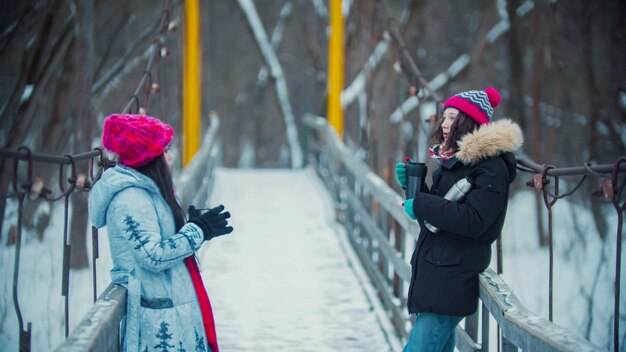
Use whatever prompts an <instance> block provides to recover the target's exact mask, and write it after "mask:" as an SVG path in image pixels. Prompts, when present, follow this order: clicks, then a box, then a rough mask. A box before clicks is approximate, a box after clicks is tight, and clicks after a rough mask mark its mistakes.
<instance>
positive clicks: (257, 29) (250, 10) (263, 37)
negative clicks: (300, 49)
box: [237, 0, 303, 167]
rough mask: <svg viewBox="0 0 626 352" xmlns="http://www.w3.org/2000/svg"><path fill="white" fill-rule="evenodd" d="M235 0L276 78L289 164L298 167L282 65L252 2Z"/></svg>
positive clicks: (298, 153)
mask: <svg viewBox="0 0 626 352" xmlns="http://www.w3.org/2000/svg"><path fill="white" fill-rule="evenodd" d="M237 2H238V4H239V7H240V8H241V10H242V11H243V12H244V14H245V15H246V18H247V19H248V23H249V24H250V28H251V29H252V34H253V35H254V38H255V39H256V42H257V45H258V46H259V49H260V50H261V54H262V55H263V58H264V59H265V61H266V63H267V65H268V66H269V67H270V73H271V75H272V77H274V79H275V80H276V95H277V96H278V103H279V105H280V108H281V110H282V112H283V117H284V119H285V127H286V130H287V143H288V144H289V148H290V151H291V166H292V167H300V166H302V161H303V156H302V148H300V143H299V142H298V131H297V129H296V125H295V120H294V117H293V111H292V109H291V103H290V102H289V90H288V89H287V81H286V80H285V75H284V73H283V69H282V66H281V65H280V62H279V61H278V57H277V56H276V52H275V51H274V49H272V46H271V44H270V42H269V40H268V38H267V34H266V33H265V29H264V28H263V24H262V23H261V19H260V18H259V14H258V12H257V10H256V7H255V6H254V3H253V2H252V1H251V0H237Z"/></svg>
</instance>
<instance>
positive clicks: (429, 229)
mask: <svg viewBox="0 0 626 352" xmlns="http://www.w3.org/2000/svg"><path fill="white" fill-rule="evenodd" d="M500 99H501V98H500V94H499V93H498V91H497V90H496V89H494V88H486V89H485V90H484V91H468V92H462V93H459V94H457V95H455V96H453V97H451V98H449V99H448V100H446V102H445V103H444V107H443V118H442V119H441V120H440V121H439V124H438V126H437V127H436V128H435V131H434V133H433V141H434V142H435V143H436V145H435V146H434V147H433V148H431V149H430V150H429V155H430V156H431V157H433V158H436V159H438V161H439V168H438V169H437V170H436V171H434V172H433V175H432V180H433V182H432V185H431V187H430V190H429V191H428V190H426V192H418V193H417V194H416V196H415V198H413V199H408V200H407V201H406V202H405V203H404V209H405V212H406V213H407V215H408V216H409V217H411V218H412V219H416V220H417V221H418V222H419V223H420V225H421V231H420V236H419V238H418V240H417V244H416V247H415V251H414V252H413V256H412V258H411V266H412V270H413V273H412V277H411V284H410V286H409V296H408V303H407V304H408V310H409V313H410V314H417V317H416V320H415V324H414V326H413V329H412V331H411V334H410V336H409V339H408V342H407V344H406V346H405V348H404V351H407V352H408V351H411V352H413V351H453V350H454V346H455V333H454V330H455V328H456V326H457V324H458V323H459V321H460V320H461V319H462V318H463V317H465V316H467V315H471V314H473V313H474V312H475V311H476V308H477V306H478V274H479V273H481V272H482V271H483V270H485V269H486V268H487V266H488V265H489V262H490V260H491V244H492V243H493V242H494V241H495V240H496V238H497V237H498V236H499V234H500V231H501V230H502V226H503V224H504V218H505V215H506V209H507V203H508V198H509V185H510V183H511V182H513V180H514V178H515V164H516V159H515V156H514V155H513V152H514V151H515V150H517V149H518V148H519V147H520V146H521V145H522V142H523V137H522V132H521V130H520V128H519V126H518V125H517V124H515V123H514V122H512V121H510V120H499V121H495V122H492V121H491V117H492V116H493V108H494V107H496V106H497V105H498V103H499V102H500ZM396 177H397V179H398V182H399V183H400V184H401V185H402V186H403V187H405V186H406V180H407V178H406V169H405V164H403V163H399V164H397V165H396ZM462 179H466V180H468V181H469V182H470V183H471V189H470V191H469V193H467V195H466V196H464V197H463V198H462V199H459V200H456V201H451V200H447V199H446V198H449V197H445V198H444V196H445V195H446V193H447V192H448V191H449V190H450V189H451V188H452V187H453V185H454V184H455V183H457V182H458V181H459V180H462ZM425 224H427V225H428V226H426V225H425Z"/></svg>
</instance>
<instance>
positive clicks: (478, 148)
mask: <svg viewBox="0 0 626 352" xmlns="http://www.w3.org/2000/svg"><path fill="white" fill-rule="evenodd" d="M458 144H459V151H458V152H457V153H456V157H457V159H459V160H460V161H461V162H462V163H463V164H465V165H473V164H476V163H477V162H479V161H480V160H482V159H484V158H488V157H492V156H496V155H500V154H503V153H506V152H511V153H512V152H515V151H516V150H517V149H519V148H520V147H521V146H522V144H524V137H523V135H522V130H521V128H520V127H519V125H518V124H516V123H515V122H513V121H511V120H509V119H503V120H498V121H494V122H491V123H489V124H487V125H482V126H480V128H479V129H477V130H476V131H474V132H472V133H468V134H467V135H465V136H463V137H462V138H461V140H460V141H459V143H458Z"/></svg>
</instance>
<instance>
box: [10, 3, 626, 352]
mask: <svg viewBox="0 0 626 352" xmlns="http://www.w3.org/2000/svg"><path fill="white" fill-rule="evenodd" d="M169 3H170V4H172V11H171V13H170V19H171V20H172V21H174V22H175V23H178V28H177V29H175V30H174V31H172V32H170V33H169V34H168V35H167V39H166V42H165V46H166V47H167V55H166V56H165V57H163V58H162V59H161V62H160V64H159V66H158V71H157V75H156V77H153V80H155V81H158V82H159V85H160V87H159V92H158V94H157V97H156V98H155V99H152V100H151V101H150V105H149V106H147V107H146V108H147V111H148V114H151V115H154V116H157V117H160V118H162V119H163V120H165V121H167V122H168V123H170V124H172V125H173V126H174V127H175V130H176V131H181V130H182V129H181V111H182V108H181V102H182V97H181V95H182V89H181V87H182V62H183V52H182V49H183V31H182V23H183V3H182V1H171V2H169ZM251 3H253V4H254V5H255V9H256V12H257V13H258V16H259V18H260V20H261V24H262V26H263V28H264V29H265V33H266V34H267V36H268V39H270V40H271V45H272V47H273V49H274V50H275V53H276V56H277V58H278V63H279V64H280V66H281V69H282V72H283V74H284V76H280V77H277V76H276V75H272V72H274V71H272V70H268V64H267V63H266V60H265V58H264V56H263V55H262V52H261V51H260V50H259V45H258V43H257V40H256V39H255V36H254V35H253V32H252V31H251V28H252V27H251V26H250V20H249V17H248V15H247V13H246V11H250V7H249V2H247V1H201V16H200V17H201V21H202V24H201V26H202V48H203V49H202V50H203V51H202V59H203V63H202V87H203V92H202V104H203V105H202V111H203V118H204V119H205V120H204V126H203V127H206V126H207V124H208V115H209V112H211V111H214V112H216V113H217V114H218V115H219V116H220V121H221V124H220V136H221V139H222V141H223V143H224V146H225V148H224V154H223V161H222V163H223V165H224V166H225V167H247V168H252V167H255V168H283V167H291V166H292V163H291V161H292V159H291V158H290V155H291V154H290V153H293V152H294V150H293V149H294V145H292V144H290V143H289V140H288V138H287V133H286V130H287V123H286V122H285V121H286V119H285V117H284V109H282V108H281V106H280V104H281V101H280V94H277V93H279V92H280V90H279V89H277V82H279V81H280V80H281V79H284V83H285V84H286V86H287V87H288V92H289V95H288V103H289V104H290V108H291V111H292V112H293V118H294V123H295V127H296V130H297V133H298V140H299V141H300V142H303V140H304V138H305V134H306V131H305V130H304V129H303V126H302V117H303V115H304V114H305V113H312V114H315V115H320V116H324V115H325V110H326V101H325V90H326V72H327V43H328V20H329V18H328V6H327V3H326V2H325V1H322V0H293V1H284V0H259V1H254V2H251ZM165 4H166V1H150V2H147V1H139V0H125V1H117V0H116V1H97V0H85V1H63V0H50V1H2V2H1V3H0V58H1V59H0V106H1V110H0V144H1V145H2V147H7V148H11V149H16V148H17V147H19V146H20V145H27V146H28V147H30V148H31V149H32V150H33V151H36V152H45V153H47V154H55V155H64V154H76V153H80V152H84V151H87V150H90V149H91V148H92V147H95V146H97V145H99V136H100V132H101V131H100V128H101V123H102V120H103V118H104V117H105V116H106V115H108V114H110V113H114V112H118V111H120V110H121V109H122V108H123V107H124V106H125V105H126V104H127V102H128V100H129V97H130V95H131V94H132V91H133V90H134V89H135V87H136V86H137V82H138V80H139V77H140V76H141V74H142V72H143V70H144V68H145V61H146V58H147V54H148V52H147V50H148V47H149V45H150V42H151V41H152V40H153V35H154V33H155V32H156V30H157V25H158V23H159V19H160V16H161V13H162V11H163V8H164V6H165ZM343 7H344V9H343V12H344V18H345V50H346V52H345V53H346V56H345V88H346V90H345V91H344V97H343V99H344V103H345V104H346V108H345V136H344V140H345V142H346V144H347V145H349V146H350V147H351V148H353V149H354V150H355V155H358V156H359V157H361V158H362V159H363V160H364V161H366V162H367V164H368V165H369V166H370V167H371V168H372V170H374V171H375V172H376V173H377V174H378V175H380V176H381V177H382V178H383V179H385V180H386V181H387V182H388V183H389V184H390V185H392V186H393V187H395V188H396V189H397V185H395V183H394V182H395V181H394V180H393V172H392V170H393V165H395V163H396V162H397V161H399V160H401V159H402V158H403V157H404V156H405V155H409V156H414V157H416V158H418V159H421V160H423V159H424V146H425V145H428V144H430V141H429V139H428V138H426V134H428V133H429V132H430V127H431V126H430V123H429V121H430V117H431V115H433V114H435V113H436V109H435V106H434V104H432V97H430V96H428V94H426V93H425V92H423V91H419V92H418V95H417V97H418V98H419V101H422V100H423V102H424V103H423V104H421V105H419V106H417V105H416V104H415V102H416V100H417V99H415V97H412V95H411V86H413V85H415V84H416V83H415V82H416V79H417V77H415V76H413V75H412V74H411V73H410V71H408V70H407V69H406V68H407V67H406V64H407V63H406V62H404V65H403V64H398V61H399V59H400V57H401V51H400V50H401V48H400V47H398V45H397V42H396V41H394V40H393V39H391V38H390V35H389V31H390V29H391V25H390V23H392V24H393V25H397V28H398V29H399V34H400V35H401V37H402V39H403V41H404V42H405V44H406V47H407V49H408V51H409V53H410V55H411V56H412V57H413V59H414V60H415V62H416V63H417V65H418V66H419V69H420V71H421V74H422V77H423V78H424V79H425V80H426V81H427V82H429V84H430V85H431V86H432V87H433V88H434V89H435V91H436V92H437V94H438V95H439V96H440V97H442V98H444V99H445V98H447V97H448V96H450V95H452V94H455V93H457V92H459V91H463V90H469V89H483V88H485V87H487V86H493V87H496V88H498V89H499V90H500V92H501V93H502V95H503V102H502V103H501V105H500V106H499V107H498V108H497V109H496V112H495V116H496V117H497V118H500V117H509V118H512V119H513V120H515V121H516V122H518V123H519V124H520V125H521V126H522V129H523V130H524V132H525V137H526V144H525V146H524V154H526V155H527V156H528V157H529V158H531V159H532V160H534V161H536V162H538V163H540V164H543V163H545V164H552V165H556V166H558V167H566V166H582V165H584V163H592V164H609V163H613V162H614V161H615V160H616V159H617V158H618V157H619V156H624V155H626V60H624V57H625V56H624V53H626V38H625V34H626V23H625V22H626V4H625V3H624V2H623V1H619V0H607V1H601V2H591V1H582V0H581V1H553V0H550V1H547V0H545V1H544V0H537V1H526V0H459V1H434V0H389V1H374V0H361V1H359V0H353V1H347V0H344V6H343ZM390 18H392V19H393V21H391V22H390ZM418 88H419V86H418ZM429 102H430V104H429ZM424 132H426V133H424ZM180 142H181V141H180V133H179V134H177V135H176V137H175V142H174V143H175V144H176V145H178V146H180ZM179 155H180V153H179ZM181 159H182V158H180V157H179V158H177V160H176V162H177V165H176V170H177V171H179V170H180V167H181V166H180V162H181ZM39 167H40V169H36V171H35V172H36V174H38V175H51V176H50V177H46V178H45V182H46V185H47V186H49V187H50V188H52V189H54V188H55V186H54V185H56V184H57V183H58V180H56V179H55V176H56V171H55V170H56V169H53V168H51V167H48V166H39ZM11 169H12V167H11V162H10V161H8V160H6V159H0V193H2V194H6V193H7V187H8V185H9V182H10V171H11ZM530 178H531V175H529V174H520V177H518V180H517V181H516V183H515V185H514V189H513V195H512V198H513V201H514V205H513V206H511V209H510V210H509V218H511V217H512V218H516V214H521V213H523V214H531V215H530V216H531V218H532V219H533V220H532V221H530V220H529V221H527V222H526V224H530V225H532V226H528V225H527V226H525V227H524V226H523V223H522V224H520V226H517V227H511V226H509V225H507V226H508V227H507V229H512V230H511V231H521V232H522V234H521V238H524V240H523V241H521V242H515V241H513V243H511V244H510V245H511V246H512V247H508V248H509V250H510V251H511V252H510V257H509V258H513V257H515V253H517V251H524V250H530V248H539V251H540V252H541V251H543V252H542V253H543V255H545V248H546V247H545V246H546V245H547V222H546V214H545V212H546V211H545V208H544V206H543V201H542V200H541V199H540V193H536V192H532V190H529V188H528V187H527V186H526V185H525V183H526V182H527V181H528V180H529V179H530ZM604 180H605V179H604V178H602V177H591V178H590V179H589V180H588V181H587V182H585V184H584V186H583V188H582V189H580V190H579V191H577V192H575V193H574V194H573V195H572V196H570V197H567V198H566V200H561V201H559V203H557V206H556V207H557V208H559V206H560V208H559V213H558V215H557V216H558V217H559V220H560V221H561V222H560V223H562V224H566V225H564V227H562V228H560V229H558V230H557V232H556V233H555V238H556V245H555V246H556V249H555V252H557V253H558V255H559V258H562V259H560V260H562V261H563V262H562V263H561V264H559V265H563V266H568V267H570V268H575V270H573V271H570V274H571V275H569V276H568V277H569V278H570V279H571V281H578V285H573V286H572V289H573V290H575V291H576V292H575V294H576V297H577V298H568V299H564V298H563V296H558V295H562V294H564V293H563V291H564V290H557V293H556V294H557V296H556V300H559V297H561V300H560V302H562V303H561V304H565V305H567V304H574V305H577V306H580V308H581V309H580V311H582V312H585V314H584V315H583V316H577V317H571V318H568V317H566V318H561V319H560V321H559V320H558V319H557V320H556V322H557V323H558V324H560V325H564V326H567V327H568V328H570V329H573V330H576V331H577V332H578V333H580V334H581V335H582V336H584V337H586V338H587V339H589V340H590V341H592V342H593V343H595V344H597V345H600V346H603V347H606V348H607V349H608V348H609V347H610V344H611V341H612V320H613V312H612V310H611V309H612V308H611V307H612V295H613V289H614V287H613V286H611V282H612V280H613V279H614V275H615V264H614V263H615V246H616V242H615V238H616V228H617V226H616V222H617V220H616V216H615V210H614V209H613V207H612V205H611V204H610V202H609V201H608V200H607V199H605V198H603V197H598V196H593V194H596V193H598V190H599V189H600V184H601V181H604ZM576 181H578V178H572V179H568V178H563V179H562V180H561V187H562V188H563V189H570V188H571V187H573V185H574V184H575V182H576ZM86 199H87V198H86V194H77V195H75V196H73V197H72V208H71V209H72V211H71V235H70V236H71V243H72V251H73V252H72V256H71V258H72V263H71V266H72V268H75V269H80V268H87V267H88V266H89V259H88V254H87V240H86V236H85V232H86V231H85V229H87V227H88V221H87V217H86V215H87V214H86V209H87V207H86ZM561 204H564V205H561ZM59 205H60V204H59ZM522 208H523V209H524V211H523V212H522V210H521V209H522ZM518 209H520V210H518ZM529 209H532V211H529ZM516 212H517V213H516ZM53 213H54V206H50V204H49V203H47V202H40V201H37V202H26V204H25V215H24V218H25V221H26V222H25V224H24V226H25V228H24V230H25V233H26V234H27V237H26V238H25V241H26V242H27V243H37V242H38V241H44V240H45V237H46V236H47V231H46V229H47V228H48V226H49V224H50V223H51V221H52V219H51V216H52V214H53ZM0 214H4V216H3V217H1V219H2V221H0V225H1V229H2V232H0V247H2V248H3V250H4V249H6V250H7V252H8V251H9V250H10V249H11V248H13V246H14V243H15V235H16V227H15V221H14V220H13V221H10V220H11V219H15V204H14V202H13V201H12V200H6V199H5V198H4V197H2V198H1V199H0ZM516 238H520V237H516ZM504 242H505V246H506V237H505V239H504ZM511 248H513V249H511ZM505 258H506V257H505ZM10 260H11V258H10V257H5V256H3V262H2V265H3V266H4V267H7V266H12V264H11V263H12V261H10ZM506 260H507V259H505V263H504V264H505V275H508V276H505V279H506V280H507V282H509V283H510V284H511V285H512V286H513V287H514V289H515V290H516V292H518V290H517V289H518V288H519V289H520V291H521V290H524V289H526V288H523V287H522V286H523V285H521V284H518V286H516V284H515V276H516V275H514V273H515V269H513V273H511V274H507V265H509V264H507V261H506ZM576 270H578V271H579V272H580V273H584V274H580V277H578V276H577V275H576V274H575V273H576ZM6 273H8V272H6ZM517 274H518V275H521V276H524V275H529V273H525V272H523V271H521V272H518V273H517ZM3 276H4V277H3V285H10V281H9V276H8V275H3ZM537 291H541V294H531V293H529V294H528V296H524V295H523V294H522V295H521V296H522V298H526V299H522V301H524V303H525V304H527V305H528V306H529V307H530V308H531V309H533V308H536V310H540V311H539V312H538V313H543V314H544V315H545V314H546V313H545V309H546V308H545V307H546V305H545V302H539V303H538V302H537V299H539V300H544V301H545V299H546V296H547V295H546V294H545V292H547V290H544V289H543V288H537ZM622 291H625V290H623V289H622ZM54 294H56V293H54ZM622 296H623V295H622ZM537 297H542V298H537ZM568 297H569V296H568ZM8 298H9V297H8V296H5V297H2V302H1V303H0V321H5V319H8V318H7V317H10V316H12V315H14V311H13V308H12V305H11V303H10V301H9V300H8ZM622 302H623V303H622V307H626V304H625V303H624V302H626V300H624V299H622ZM566 307H567V306H565V307H563V308H561V309H567V308H566ZM541 310H543V311H541ZM576 311H577V312H579V310H576ZM619 319H620V321H622V322H623V321H626V313H625V310H624V309H622V313H621V316H620V317H619ZM624 325H626V323H622V326H624ZM2 326H3V324H2V323H0V331H1V330H2ZM622 331H623V329H622ZM4 333H6V332H3V334H4ZM619 339H620V341H622V343H621V346H624V345H625V343H624V342H623V341H624V340H625V336H624V335H623V333H622V335H621V336H620V337H619Z"/></svg>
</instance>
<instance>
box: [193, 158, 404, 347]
mask: <svg viewBox="0 0 626 352" xmlns="http://www.w3.org/2000/svg"><path fill="white" fill-rule="evenodd" d="M215 176H216V179H215V184H214V186H213V190H212V194H211V198H210V201H209V202H208V205H210V206H215V205H217V204H220V203H222V204H224V205H225V206H226V208H227V209H228V210H229V211H230V212H231V214H232V219H231V221H230V223H231V224H232V225H233V227H234V228H235V231H234V232H233V233H232V234H230V235H228V236H224V237H219V238H216V239H213V240H212V241H211V242H209V243H208V245H205V247H204V248H203V249H202V250H201V252H200V254H199V255H200V261H201V270H202V275H203V279H204V282H205V285H206V287H207V290H208V292H209V296H210V298H211V302H212V304H213V310H214V314H215V318H216V325H217V333H218V341H219V343H220V348H221V349H223V350H224V351H390V350H397V347H398V346H397V340H395V337H394V336H392V335H393V333H392V332H391V329H389V328H387V327H386V326H385V324H388V322H387V321H386V320H385V319H379V316H380V315H379V314H378V312H379V309H378V308H377V306H376V304H377V303H376V302H375V300H374V299H372V300H370V299H369V298H368V294H367V292H368V290H370V287H369V286H370V285H371V284H370V283H369V282H367V279H364V278H363V277H362V276H361V275H360V271H359V270H362V269H360V267H359V264H357V263H354V262H353V261H354V259H353V258H354V256H353V253H352V252H351V251H352V249H351V248H350V247H349V244H348V243H347V241H346V240H345V238H344V236H345V234H344V233H343V232H342V231H343V230H342V228H341V227H339V226H338V225H337V224H336V223H335V222H334V208H333V205H332V201H331V199H330V196H329V194H328V193H327V191H326V188H325V187H324V185H323V184H322V183H321V181H320V180H319V179H318V178H317V176H316V175H315V173H314V172H313V171H312V170H309V169H304V170H293V169H291V170H263V171H261V170H258V169H257V170H246V169H236V170H235V169H217V171H216V175H215Z"/></svg>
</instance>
